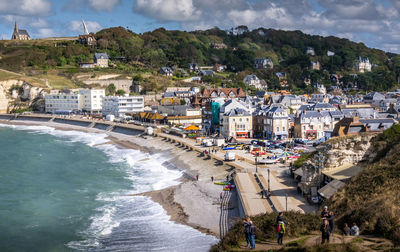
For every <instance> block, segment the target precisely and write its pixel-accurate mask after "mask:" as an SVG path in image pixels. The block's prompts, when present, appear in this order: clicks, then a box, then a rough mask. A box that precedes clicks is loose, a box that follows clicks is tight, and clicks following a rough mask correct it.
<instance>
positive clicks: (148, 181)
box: [0, 126, 217, 251]
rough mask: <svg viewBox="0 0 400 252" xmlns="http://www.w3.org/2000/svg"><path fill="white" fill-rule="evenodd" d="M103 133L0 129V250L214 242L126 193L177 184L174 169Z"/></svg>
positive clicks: (169, 247)
mask: <svg viewBox="0 0 400 252" xmlns="http://www.w3.org/2000/svg"><path fill="white" fill-rule="evenodd" d="M105 137H106V135H103V134H88V133H81V132H77V131H61V130H55V129H53V128H49V127H43V126H16V127H13V128H10V127H0V148H1V149H0V150H1V151H0V160H1V161H0V251H71V250H95V251H152V250H157V251H188V250H190V251H206V250H207V249H209V247H210V245H211V244H213V243H215V242H216V241H217V240H216V238H215V237H212V236H207V235H204V234H202V233H200V232H198V231H197V230H194V229H193V228H190V227H187V226H184V225H179V224H176V223H174V222H171V221H169V217H168V216H167V215H166V213H165V211H164V210H163V209H162V207H161V206H160V205H158V204H156V203H154V202H152V201H151V200H150V199H149V198H147V197H142V196H128V194H133V193H139V192H144V191H150V190H157V189H162V188H164V187H167V186H169V185H174V184H177V183H178V182H177V179H178V178H179V177H180V176H181V172H180V171H179V170H176V169H175V170H171V169H167V168H166V167H165V166H164V165H163V163H164V162H165V161H168V160H167V158H165V157H163V156H162V155H155V156H152V155H149V154H145V153H142V152H140V151H139V150H124V149H119V148H117V147H116V146H114V145H111V144H104V143H106V142H107V139H105Z"/></svg>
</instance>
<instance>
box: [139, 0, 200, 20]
mask: <svg viewBox="0 0 400 252" xmlns="http://www.w3.org/2000/svg"><path fill="white" fill-rule="evenodd" d="M135 9H136V10H137V11H138V12H140V13H143V14H145V15H148V16H151V17H154V18H155V19H157V20H159V21H191V20H198V19H199V18H200V16H201V14H202V12H201V11H200V10H198V9H197V8H196V7H195V6H194V5H193V1H192V0H137V1H136V6H135Z"/></svg>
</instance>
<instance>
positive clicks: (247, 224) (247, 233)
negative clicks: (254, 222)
mask: <svg viewBox="0 0 400 252" xmlns="http://www.w3.org/2000/svg"><path fill="white" fill-rule="evenodd" d="M243 226H244V236H245V237H246V242H247V245H246V248H250V227H251V220H250V217H249V216H247V217H246V219H245V220H244V222H243Z"/></svg>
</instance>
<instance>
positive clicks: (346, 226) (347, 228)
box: [343, 223, 351, 236]
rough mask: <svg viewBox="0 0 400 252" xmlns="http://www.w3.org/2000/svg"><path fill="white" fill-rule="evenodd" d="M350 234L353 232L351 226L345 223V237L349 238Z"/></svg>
mask: <svg viewBox="0 0 400 252" xmlns="http://www.w3.org/2000/svg"><path fill="white" fill-rule="evenodd" d="M350 232H351V230H350V228H349V225H348V224H347V223H344V228H343V234H344V235H345V236H349V235H350Z"/></svg>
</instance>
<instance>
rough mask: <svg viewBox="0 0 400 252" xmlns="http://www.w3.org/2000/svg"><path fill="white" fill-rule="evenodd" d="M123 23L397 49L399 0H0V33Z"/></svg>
mask: <svg viewBox="0 0 400 252" xmlns="http://www.w3.org/2000/svg"><path fill="white" fill-rule="evenodd" d="M82 18H83V19H84V20H85V22H86V25H87V26H88V29H89V31H90V32H97V31H99V30H101V29H103V28H108V27H116V26H122V27H126V28H128V29H130V30H132V31H134V32H136V33H143V32H147V31H152V30H154V29H157V28H160V27H164V28H165V29H168V30H177V29H178V30H185V31H192V30H203V29H208V28H213V27H219V28H220V29H230V28H233V27H237V26H239V25H246V26H248V27H249V28H250V29H255V28H259V27H265V28H273V29H281V30H301V31H303V32H305V33H308V34H315V35H322V36H330V35H333V36H338V37H341V38H348V39H350V40H352V41H355V42H363V43H364V44H366V45H367V46H369V47H373V48H378V49H382V50H385V51H390V52H394V53H400V0H0V38H1V39H10V38H11V34H12V32H13V27H14V22H15V21H17V23H18V26H19V28H20V29H26V30H28V32H29V34H30V35H31V37H32V38H43V37H54V36H77V35H79V34H83V27H82V24H81V19H82Z"/></svg>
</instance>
